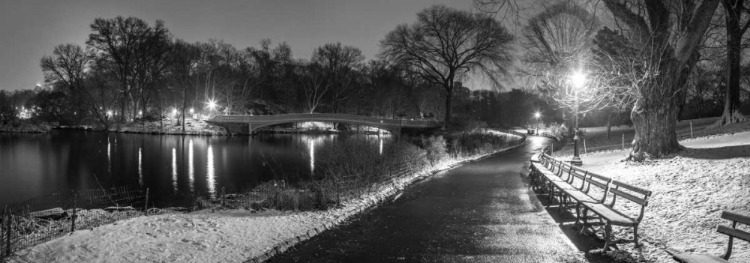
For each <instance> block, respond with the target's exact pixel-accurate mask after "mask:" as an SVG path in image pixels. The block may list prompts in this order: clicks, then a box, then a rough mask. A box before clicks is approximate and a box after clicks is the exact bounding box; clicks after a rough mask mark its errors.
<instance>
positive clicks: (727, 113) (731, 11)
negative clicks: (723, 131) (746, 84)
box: [717, 0, 745, 125]
mask: <svg viewBox="0 0 750 263" xmlns="http://www.w3.org/2000/svg"><path fill="white" fill-rule="evenodd" d="M740 5H742V2H740ZM730 6H731V3H728V2H727V0H724V8H725V10H726V12H727V15H726V28H727V90H726V93H725V94H724V95H725V96H724V112H723V113H722V115H721V119H719V121H718V123H717V124H718V125H727V124H732V123H737V122H741V121H744V120H745V117H744V116H743V115H742V114H741V113H740V112H739V105H740V62H741V61H740V59H741V58H740V56H741V51H742V50H741V49H742V47H741V45H742V33H743V32H742V29H740V21H739V18H740V15H741V14H742V10H736V9H737V8H732V7H730Z"/></svg>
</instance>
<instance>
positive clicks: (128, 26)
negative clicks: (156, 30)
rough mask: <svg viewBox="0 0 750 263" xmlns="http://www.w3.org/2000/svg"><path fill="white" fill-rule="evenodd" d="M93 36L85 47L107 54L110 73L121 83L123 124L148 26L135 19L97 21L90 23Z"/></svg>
mask: <svg viewBox="0 0 750 263" xmlns="http://www.w3.org/2000/svg"><path fill="white" fill-rule="evenodd" d="M91 31H92V33H91V34H89V39H88V41H86V44H88V45H89V46H91V47H93V48H95V49H96V50H98V51H99V52H102V53H103V54H106V58H108V60H109V63H107V64H106V65H109V66H110V70H111V71H112V72H114V73H115V75H116V77H117V79H118V80H119V83H120V94H121V100H120V111H121V113H122V114H121V115H120V121H122V122H125V115H126V114H125V110H126V107H127V101H128V99H130V100H132V89H133V85H132V84H133V83H132V80H133V74H134V67H135V64H136V59H137V56H138V49H139V45H140V44H141V43H142V42H143V40H144V38H145V37H147V36H148V35H149V31H150V28H149V25H148V24H147V23H146V22H145V21H143V20H141V19H139V18H135V17H128V18H123V17H122V16H118V17H116V18H113V19H103V18H97V19H95V20H94V22H93V23H92V24H91Z"/></svg>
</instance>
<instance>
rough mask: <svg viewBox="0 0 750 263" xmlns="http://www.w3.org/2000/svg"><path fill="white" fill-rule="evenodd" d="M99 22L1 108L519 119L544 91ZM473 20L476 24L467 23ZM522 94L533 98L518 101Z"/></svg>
mask: <svg viewBox="0 0 750 263" xmlns="http://www.w3.org/2000/svg"><path fill="white" fill-rule="evenodd" d="M438 11H439V12H438ZM423 12H430V13H431V14H432V13H434V14H433V15H435V17H436V20H439V19H448V18H451V17H455V16H448V15H445V16H442V15H441V14H444V13H445V14H448V13H454V14H461V15H462V16H458V17H459V18H461V19H463V20H466V21H463V20H462V21H461V22H465V24H467V25H474V24H475V23H474V22H472V21H471V20H472V19H485V20H486V19H488V18H485V17H482V16H471V15H466V14H468V13H466V14H464V13H465V12H462V11H457V10H454V9H450V8H445V7H442V6H435V7H432V8H430V9H426V10H425V11H423ZM438 15H441V16H438ZM480 21H484V20H480ZM487 21H490V20H487ZM428 22H432V21H426V22H425V21H418V22H417V23H416V24H415V25H414V26H412V27H410V28H408V30H426V29H425V28H426V27H425V26H424V25H423V24H420V23H428ZM438 22H439V21H438ZM488 23H489V22H488ZM492 23H495V22H492ZM90 27H91V32H90V34H89V37H88V39H87V40H86V42H85V43H86V44H85V46H80V45H76V44H60V45H58V46H56V47H55V48H54V49H53V50H52V53H51V55H47V56H44V57H43V58H42V59H41V63H40V66H41V69H42V71H43V72H44V76H45V84H44V85H41V87H37V88H36V89H34V90H33V91H30V90H24V91H16V92H2V93H0V118H2V119H3V120H8V119H12V118H16V117H18V116H19V111H21V109H22V107H23V108H24V109H33V110H34V113H33V116H35V118H37V119H40V120H45V121H55V122H59V123H61V124H66V125H81V124H86V125H92V124H93V125H97V126H104V127H107V126H108V125H111V124H113V123H128V122H140V121H154V120H158V119H163V118H164V117H165V116H168V115H170V114H173V115H177V116H178V117H181V118H182V123H183V125H184V118H185V117H186V116H187V117H190V116H192V115H193V114H208V115H212V114H255V115H259V114H260V115H265V114H281V113H299V112H306V113H312V112H331V113H347V114H358V115H369V116H376V117H385V118H414V119H417V118H425V119H435V120H438V121H442V120H444V119H446V118H445V112H446V105H449V106H448V107H450V108H451V111H448V112H452V113H451V115H453V116H454V117H455V119H456V124H457V125H468V124H471V125H489V126H515V125H524V124H527V123H528V121H529V118H530V116H531V114H532V112H533V111H534V110H538V109H539V105H540V103H538V102H532V103H529V102H523V101H525V100H521V99H518V96H526V97H535V96H534V95H531V94H527V93H525V92H521V91H514V92H511V93H498V92H496V91H489V90H480V91H472V90H470V89H468V88H467V87H464V86H461V85H460V82H457V80H459V77H462V76H464V75H461V74H468V72H463V71H462V70H467V69H469V68H470V67H469V66H465V67H464V66H462V67H461V68H460V69H457V71H456V70H454V71H450V74H452V75H451V76H449V77H450V78H447V77H446V78H445V81H448V80H454V79H455V80H456V82H455V83H454V82H450V83H451V85H443V83H442V82H445V81H442V82H439V84H436V83H438V82H436V81H431V79H430V78H425V77H424V76H425V74H436V76H440V74H442V73H441V72H435V73H429V72H428V73H425V72H424V71H420V68H419V67H420V66H424V65H414V64H409V63H408V62H409V60H408V58H405V57H404V56H395V57H393V58H391V59H388V58H386V57H387V56H382V57H384V58H382V59H376V60H369V61H366V60H365V57H364V56H363V55H362V52H361V51H360V50H359V49H358V48H356V47H353V46H347V45H344V44H341V43H328V44H325V45H323V46H320V47H317V48H316V49H315V50H314V52H313V54H312V56H311V57H310V58H295V57H294V56H293V54H292V51H291V47H290V46H289V45H288V44H287V43H285V42H280V43H273V42H272V41H271V40H268V39H264V40H262V41H260V43H258V45H257V46H250V47H244V48H238V47H235V46H233V45H231V44H228V43H225V42H223V41H222V40H216V39H209V40H207V41H205V42H195V43H189V42H186V41H184V40H181V39H179V38H176V37H175V36H173V35H172V34H171V32H170V31H169V29H168V28H166V27H165V25H164V23H163V22H162V21H158V20H157V21H156V22H155V23H154V24H149V23H148V22H146V21H144V20H142V19H139V18H135V17H127V18H126V17H116V18H110V19H103V18H97V19H95V20H94V21H93V22H92V23H91V25H90ZM399 29H402V27H398V28H397V30H395V31H394V32H396V33H398V32H400V31H398V30H399ZM461 29H463V28H461ZM404 30H407V29H404ZM493 30H494V31H487V32H484V33H483V34H495V35H496V36H502V37H503V38H498V39H499V40H498V41H502V42H498V43H487V45H493V46H492V47H493V48H502V47H504V45H507V43H509V41H511V39H512V36H509V35H507V32H506V31H505V30H504V29H503V28H502V27H501V26H499V24H498V25H497V26H494V28H493ZM465 31H466V32H469V33H466V34H470V33H472V34H473V33H474V32H475V31H474V30H472V29H471V28H468V27H467V28H466V30H465ZM415 32H416V31H415ZM392 34H395V33H393V32H392V33H391V35H392ZM384 43H385V44H383V43H381V44H382V45H386V46H387V45H391V47H390V49H388V50H390V51H391V52H392V53H394V54H399V53H395V52H403V51H399V48H402V47H400V46H397V44H398V43H390V42H384ZM478 44H483V43H481V42H480V43H478ZM478 44H477V45H478ZM468 48H479V47H468ZM483 50H484V49H483ZM429 55H430V54H425V56H429ZM494 59H496V60H497V61H500V62H502V61H505V60H507V59H508V58H507V57H499V58H494ZM467 61H469V62H471V61H470V60H467ZM498 63H499V62H498ZM472 65H479V64H476V63H475V64H472ZM497 65H501V64H497ZM482 69H483V70H485V71H488V70H489V68H488V67H484V68H482ZM432 80H434V79H432ZM456 84H458V85H456ZM446 87H447V88H446ZM447 92H450V93H451V94H450V95H451V96H446V95H448V94H447ZM519 94H521V95H519ZM446 98H448V99H447V100H446ZM536 101H539V100H538V99H537V100H536ZM450 102H452V104H451V103H450ZM522 102H523V103H525V104H529V105H518V104H519V103H522ZM501 105H502V106H501ZM524 107H525V108H524ZM527 108H528V109H527ZM519 112H522V114H519ZM175 113H176V114H175Z"/></svg>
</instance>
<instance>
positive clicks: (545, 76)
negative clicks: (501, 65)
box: [522, 1, 601, 114]
mask: <svg viewBox="0 0 750 263" xmlns="http://www.w3.org/2000/svg"><path fill="white" fill-rule="evenodd" d="M598 29H599V21H598V19H597V17H596V16H594V15H593V14H591V13H589V11H587V10H586V9H585V8H583V7H582V6H579V5H577V4H575V3H573V2H569V1H565V2H558V3H555V4H553V5H542V6H541V11H540V12H539V13H538V14H536V15H534V16H532V17H531V18H530V19H529V20H528V22H527V25H526V26H525V27H524V28H523V30H522V34H523V38H522V39H523V40H522V44H523V45H522V46H523V47H524V48H525V50H526V52H525V54H524V56H523V59H522V60H523V62H524V64H525V66H526V69H525V70H524V72H523V73H525V74H523V75H526V76H525V77H527V78H529V80H530V81H531V83H535V84H534V85H533V86H534V87H535V88H536V89H537V90H539V91H540V93H541V94H543V95H545V96H546V97H547V98H548V99H552V101H553V104H555V103H556V104H558V105H559V106H560V107H561V108H563V109H569V110H570V111H571V112H573V111H575V110H577V111H576V112H578V113H579V114H586V112H588V111H594V110H599V109H600V108H601V104H600V103H593V102H594V101H596V99H597V98H599V97H598V96H595V93H594V92H593V89H590V88H587V89H581V90H574V89H573V88H572V86H571V85H570V83H569V81H568V79H569V76H570V75H571V74H573V73H574V72H578V71H587V70H590V69H587V67H590V65H587V64H588V63H587V61H590V60H591V57H592V52H591V47H592V46H593V42H592V41H591V40H592V39H593V36H594V34H595V33H596V31H597V30H598ZM589 87H591V86H589ZM581 104H582V105H586V107H578V106H580V105H581ZM576 107H578V108H576Z"/></svg>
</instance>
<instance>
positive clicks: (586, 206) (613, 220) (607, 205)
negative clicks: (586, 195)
mask: <svg viewBox="0 0 750 263" xmlns="http://www.w3.org/2000/svg"><path fill="white" fill-rule="evenodd" d="M601 177H603V176H601ZM603 178H605V177H603ZM610 195H611V196H612V197H611V198H609V196H610ZM649 196H651V191H648V190H645V189H642V188H639V187H636V186H632V185H629V184H626V183H623V182H620V181H617V180H611V181H610V183H609V184H608V188H607V190H604V192H603V194H602V202H595V203H589V202H582V203H581V204H582V205H583V213H582V214H581V215H580V217H581V218H583V228H582V229H581V231H583V230H584V229H586V226H587V225H589V223H588V211H591V212H593V213H594V214H596V215H598V216H599V218H600V219H601V220H603V221H605V223H604V248H605V249H606V248H607V247H609V246H610V245H612V244H616V243H635V246H636V247H638V246H640V245H639V244H638V225H639V224H640V223H641V220H642V219H643V216H644V213H645V211H646V206H647V205H648V197H649ZM618 197H619V198H620V199H624V200H626V201H629V202H632V203H635V204H637V205H640V211H639V213H638V215H635V216H631V215H629V214H627V213H625V212H623V211H621V210H622V209H617V208H615V205H616V204H617V200H618ZM620 203H622V202H620ZM618 207H621V206H618ZM612 226H620V227H632V228H633V239H632V240H625V239H619V240H612Z"/></svg>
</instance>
